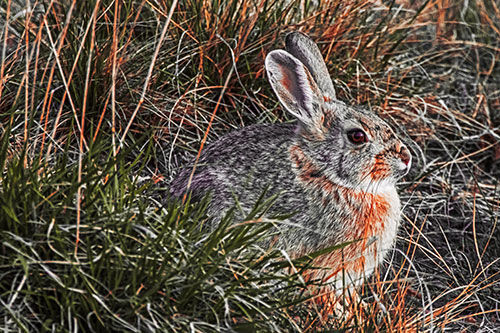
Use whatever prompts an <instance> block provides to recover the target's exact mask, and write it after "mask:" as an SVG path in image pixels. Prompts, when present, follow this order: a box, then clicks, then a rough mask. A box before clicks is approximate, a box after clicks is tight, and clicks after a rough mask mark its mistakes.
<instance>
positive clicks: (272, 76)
mask: <svg viewBox="0 0 500 333" xmlns="http://www.w3.org/2000/svg"><path fill="white" fill-rule="evenodd" d="M266 70H267V76H268V78H269V82H270V83H271V86H272V87H273V90H274V92H275V93H276V95H277V96H278V98H279V100H280V102H281V104H283V106H284V107H285V108H286V109H287V111H288V112H290V113H291V114H292V115H293V116H295V117H296V118H297V119H298V120H299V121H300V123H301V124H302V127H303V128H304V129H305V130H306V131H307V132H308V133H309V134H311V135H313V136H314V137H317V138H321V137H323V136H324V133H325V131H326V129H325V127H324V123H325V114H324V111H323V104H324V100H323V95H322V94H321V92H320V90H319V88H318V86H317V85H316V82H315V81H314V79H313V77H312V76H311V74H310V73H309V70H308V69H307V68H306V66H304V64H303V63H302V62H300V61H299V60H298V59H297V58H295V57H294V56H292V55H291V54H290V53H288V52H286V51H283V50H275V51H271V52H270V53H269V54H268V55H267V57H266Z"/></svg>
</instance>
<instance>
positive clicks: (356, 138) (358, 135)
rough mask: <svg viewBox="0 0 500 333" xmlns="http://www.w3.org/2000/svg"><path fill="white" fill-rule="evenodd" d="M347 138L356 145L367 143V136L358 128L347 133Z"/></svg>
mask: <svg viewBox="0 0 500 333" xmlns="http://www.w3.org/2000/svg"><path fill="white" fill-rule="evenodd" d="M347 137H348V138H349V141H351V142H352V143H354V144H356V145H360V144H362V143H365V142H368V136H367V135H366V133H365V132H363V130H361V129H359V128H357V129H353V130H351V131H349V132H347Z"/></svg>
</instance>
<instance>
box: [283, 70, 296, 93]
mask: <svg viewBox="0 0 500 333" xmlns="http://www.w3.org/2000/svg"><path fill="white" fill-rule="evenodd" d="M280 69H281V73H282V75H281V85H282V86H283V87H284V88H285V89H286V90H287V91H288V92H289V93H292V89H293V86H292V85H293V82H292V80H293V78H292V77H291V76H292V73H291V72H290V70H289V69H288V68H286V67H285V66H280Z"/></svg>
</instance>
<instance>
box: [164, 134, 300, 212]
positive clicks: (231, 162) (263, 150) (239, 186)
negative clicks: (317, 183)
mask: <svg viewBox="0 0 500 333" xmlns="http://www.w3.org/2000/svg"><path fill="white" fill-rule="evenodd" d="M295 128H296V125H291V124H274V125H253V126H248V127H244V128H242V129H240V130H237V131H233V132H231V133H229V134H227V135H225V136H223V137H221V138H220V139H219V140H217V141H215V142H213V143H211V144H209V145H208V146H207V148H206V149H205V150H204V151H203V152H202V154H201V156H200V159H199V161H198V163H197V164H196V168H195V170H194V174H193V177H192V179H191V183H190V184H189V188H188V182H189V178H190V176H191V173H192V171H193V165H189V166H187V167H186V168H184V169H183V170H181V172H180V173H179V175H178V176H177V178H176V179H175V180H174V181H173V183H172V184H171V188H170V192H171V194H172V195H173V196H176V197H180V196H181V195H182V194H184V193H185V192H186V190H189V191H190V192H191V193H192V195H193V196H195V197H202V196H204V195H206V194H207V193H209V192H210V193H211V194H212V200H211V204H210V206H209V212H210V213H211V214H210V215H211V216H215V217H221V216H222V215H223V214H224V213H225V212H226V211H227V209H228V208H230V207H233V206H234V205H235V204H236V200H237V201H238V205H239V207H240V208H241V209H243V211H246V212H248V211H249V210H250V209H251V208H252V207H249V206H247V204H248V205H250V204H253V203H255V202H256V201H257V199H258V198H259V196H260V195H261V194H262V193H263V192H264V191H265V192H266V197H270V196H272V195H274V194H280V195H279V198H280V199H279V200H278V202H277V203H276V204H275V206H276V207H274V211H275V212H276V213H283V212H287V211H288V212H290V211H292V210H296V209H297V207H298V205H297V201H299V198H301V197H303V190H302V189H301V188H298V187H296V186H295V185H294V184H293V177H292V174H293V171H292V164H291V163H290V159H289V150H290V147H291V146H292V144H293V138H294V131H295ZM297 192H300V193H297ZM236 214H237V215H239V217H240V218H242V217H244V216H242V215H243V213H242V212H240V211H237V212H236Z"/></svg>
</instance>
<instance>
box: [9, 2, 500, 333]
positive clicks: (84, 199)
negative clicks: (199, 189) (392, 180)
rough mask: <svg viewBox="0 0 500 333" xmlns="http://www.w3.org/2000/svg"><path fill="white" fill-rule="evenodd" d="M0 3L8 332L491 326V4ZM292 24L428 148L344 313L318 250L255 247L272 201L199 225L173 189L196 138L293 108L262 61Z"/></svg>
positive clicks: (496, 193)
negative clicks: (329, 291)
mask: <svg viewBox="0 0 500 333" xmlns="http://www.w3.org/2000/svg"><path fill="white" fill-rule="evenodd" d="M0 3H1V6H0V29H1V31H2V33H1V35H0V37H1V40H2V43H0V45H1V46H0V59H1V67H0V117H1V122H0V134H1V144H0V167H1V170H2V172H1V173H0V204H1V210H2V212H1V214H0V238H1V243H2V245H1V247H0V302H1V304H0V325H1V327H2V329H4V330H6V331H38V330H54V331H59V330H67V331H76V330H84V331H90V330H104V329H113V330H131V331H149V330H165V331H187V330H189V331H203V332H204V331H224V330H237V331H255V330H261V331H316V330H339V331H346V330H357V331H408V330H410V331H411V330H422V331H434V330H448V331H456V330H468V331H483V332H490V331H491V332H493V331H495V330H496V329H498V327H500V313H499V312H498V308H499V305H500V299H499V298H498V296H497V295H499V294H500V262H499V259H498V258H500V245H499V244H500V232H499V226H498V218H499V216H500V213H499V212H500V210H499V206H500V199H499V198H500V184H499V179H500V143H499V142H500V111H499V110H500V93H499V90H498V87H499V86H500V85H499V84H500V82H499V79H498V78H499V77H500V66H499V64H498V61H499V57H500V10H499V7H498V5H497V4H496V3H495V2H494V1H489V0H475V1H458V2H449V1H445V0H435V1H416V2H410V1H388V2H377V1H367V0H349V1H345V0H344V1H340V0H330V1H321V2H315V1H301V0H296V1H285V0H274V1H272V0H262V1H250V0H243V1H236V0H230V1H224V2H220V1H208V0H206V1H188V0H187V1H179V2H177V1H145V0H137V1H129V0H127V1H110V0H106V1H99V0H91V1H71V0H54V1H38V2H36V1H32V2H28V4H29V6H28V4H27V3H25V2H20V1H17V0H8V1H7V0H1V1H0ZM27 6H28V7H27ZM291 30H301V31H304V32H307V33H308V34H310V35H311V36H312V37H313V38H314V39H315V40H316V41H317V42H318V43H319V46H320V48H321V50H322V53H323V55H324V56H325V59H326V62H327V64H328V67H329V70H330V73H331V74H332V78H333V79H334V83H335V86H336V89H337V93H338V95H339V97H340V98H341V99H342V100H344V101H346V102H347V103H351V104H364V105H366V106H368V107H371V108H372V109H373V110H374V112H377V113H378V114H379V115H381V116H382V117H384V118H385V119H386V120H387V121H388V122H390V123H391V124H392V125H393V127H395V129H396V130H397V131H398V133H399V134H400V135H401V136H402V137H404V138H405V140H406V141H407V142H409V143H411V144H410V146H411V148H412V155H413V156H414V160H415V161H416V165H415V167H414V168H413V170H412V172H411V173H410V175H409V176H407V177H406V178H405V179H404V181H403V182H401V184H400V189H401V191H400V192H401V197H402V202H403V204H404V213H405V216H404V223H403V226H402V228H401V230H400V232H399V239H398V243H397V246H396V248H395V250H394V251H392V252H391V255H390V256H389V259H388V260H387V262H386V263H384V264H383V265H382V266H381V268H380V271H379V272H378V273H377V274H374V276H373V277H372V278H370V279H368V280H367V281H366V283H365V286H364V287H363V288H361V290H360V291H359V292H360V293H361V294H362V299H363V303H359V302H353V304H351V305H350V307H351V308H350V309H349V311H347V312H346V313H345V314H344V315H340V316H339V315H337V316H329V315H328V309H325V308H322V307H321V306H318V305H317V304H316V303H315V302H311V297H314V296H315V295H311V294H310V293H308V290H309V289H310V288H311V285H312V284H314V283H315V282H314V281H308V282H305V281H304V280H303V279H302V276H301V272H302V271H303V270H304V269H311V267H310V266H309V264H308V263H309V261H310V260H309V259H308V258H302V259H297V260H293V261H291V260H288V259H287V257H286V255H285V254H284V253H282V252H280V251H278V250H277V249H267V248H262V247H261V246H259V244H262V240H264V239H266V237H272V232H271V230H272V229H271V227H272V223H276V222H278V221H269V220H267V219H266V218H265V217H263V215H262V214H263V212H265V209H266V207H267V206H268V205H270V204H272V202H258V203H256V207H255V210H254V211H253V212H252V214H251V215H250V216H248V218H247V220H248V221H249V223H243V224H234V223H233V221H232V216H231V212H229V213H228V215H227V216H226V218H225V219H224V221H223V223H221V225H220V227H219V229H217V230H215V231H213V232H211V233H207V232H205V230H204V229H203V223H204V222H205V221H206V216H205V213H204V212H205V208H206V204H207V200H209V198H206V200H204V201H202V202H198V203H197V202H190V201H188V202H186V203H184V204H181V203H179V202H174V201H171V200H169V199H168V198H166V193H167V192H168V191H167V189H168V184H169V182H170V181H171V179H173V177H174V176H175V172H176V170H177V168H178V167H179V166H180V165H183V164H185V163H186V162H187V161H189V160H190V159H191V158H192V157H193V156H195V155H196V154H197V153H198V151H199V150H200V149H202V147H203V146H204V145H205V144H209V143H210V142H212V141H214V140H216V139H217V138H218V137H220V136H222V135H224V134H225V133H227V132H229V131H231V130H233V129H235V128H239V127H242V126H246V125H250V124H254V123H273V122H283V121H289V120H291V119H288V118H287V115H286V114H285V113H284V112H283V111H282V110H281V108H280V106H279V104H278V103H277V99H276V98H275V96H274V94H273V93H272V90H271V88H270V86H269V84H268V83H267V79H266V77H265V74H264V68H263V62H264V58H265V55H266V54H267V52H269V51H270V50H272V49H276V48H280V47H282V46H283V38H282V37H283V35H284V33H286V32H287V31H291ZM327 250H332V249H327Z"/></svg>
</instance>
